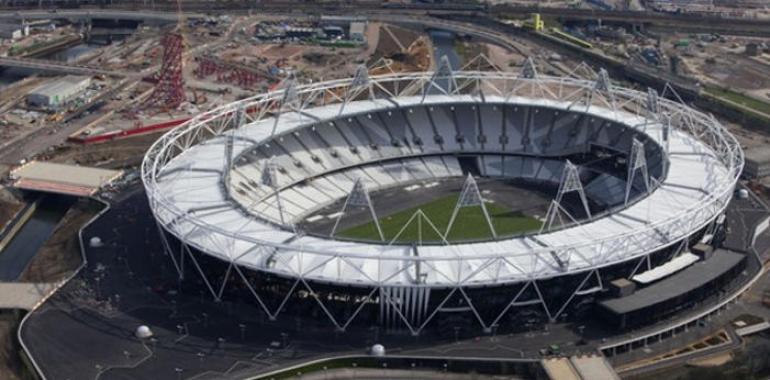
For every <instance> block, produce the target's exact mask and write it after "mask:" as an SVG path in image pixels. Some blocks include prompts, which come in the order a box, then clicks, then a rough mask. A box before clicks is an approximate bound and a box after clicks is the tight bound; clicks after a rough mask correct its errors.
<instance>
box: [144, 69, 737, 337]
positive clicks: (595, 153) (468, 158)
mask: <svg viewBox="0 0 770 380" xmlns="http://www.w3.org/2000/svg"><path fill="white" fill-rule="evenodd" d="M670 91H671V90H670V88H667V89H666V94H664V95H669V96H675V93H673V92H670ZM742 167H743V155H742V152H741V150H740V147H739V144H738V143H737V142H736V141H735V139H734V138H733V137H732V136H731V135H730V134H729V133H727V132H726V130H725V129H724V128H723V127H722V126H721V125H720V124H719V123H718V122H717V121H716V120H715V119H714V118H713V117H712V116H709V115H706V114H704V113H701V112H698V111H696V110H693V109H691V108H689V107H688V106H686V105H685V104H683V103H682V102H681V101H673V100H669V99H666V98H665V97H664V96H659V95H658V93H657V92H656V91H654V90H648V91H647V92H640V91H636V90H633V89H629V88H623V87H618V86H615V85H613V84H612V83H611V82H610V80H609V78H608V76H607V73H606V72H605V71H604V70H602V71H601V72H599V73H593V76H592V77H591V78H588V79H586V78H578V77H574V76H565V77H552V76H545V75H541V74H539V73H538V72H537V70H536V68H535V66H534V64H533V63H532V61H531V60H528V61H527V62H526V63H525V65H524V67H523V68H522V69H521V70H520V71H519V72H502V71H452V70H451V69H450V68H449V66H448V63H447V62H446V60H442V61H441V62H440V64H439V65H438V68H437V69H436V71H434V72H418V73H393V74H386V75H379V76H373V77H369V76H368V75H367V71H366V70H365V69H364V68H362V69H359V70H358V71H357V73H356V75H355V76H354V77H353V78H349V79H343V80H333V81H327V82H320V83H313V84H307V85H298V84H297V83H296V81H295V80H293V79H287V80H286V81H285V82H284V83H283V84H282V86H281V87H280V88H279V89H278V90H276V91H273V92H269V93H266V94H261V95H258V96H255V97H252V98H248V99H244V100H242V101H239V102H236V103H232V104H228V105H225V106H222V107H219V108H217V109H214V110H212V111H209V112H205V113H202V114H199V115H197V116H195V117H194V118H192V119H191V120H190V121H189V122H187V123H185V124H184V125H182V126H180V127H178V128H176V129H174V130H172V131H170V132H169V133H167V134H166V135H164V136H163V137H162V138H161V139H159V140H158V141H157V142H156V143H155V144H154V145H153V147H152V148H151V149H150V150H149V151H148V153H147V155H146V157H145V159H144V162H143V165H142V178H143V181H144V185H145V188H146V192H147V197H148V199H149V203H150V206H151V209H152V211H153V213H154V216H155V218H156V221H157V224H158V228H159V230H160V233H161V235H162V236H163V239H162V240H163V242H164V249H165V250H166V252H167V253H168V255H169V257H170V259H171V260H172V261H173V263H174V268H176V273H175V275H177V276H178V277H179V278H180V279H181V278H184V279H185V280H186V281H187V282H192V283H195V284H197V285H199V286H201V287H202V288H203V289H205V291H206V292H208V293H210V294H211V295H212V296H213V297H214V298H215V299H217V300H220V299H226V300H229V301H233V302H243V303H249V304H253V305H255V306H256V307H258V308H259V309H261V310H262V311H263V312H264V314H265V315H266V316H267V318H268V319H270V320H275V319H281V318H295V317H298V316H301V317H306V318H307V319H309V320H311V321H316V322H317V323H319V324H323V323H326V324H327V325H329V324H330V325H332V326H334V327H336V328H337V329H338V330H341V331H344V330H348V329H350V328H353V327H368V326H372V325H378V326H381V327H383V328H387V329H392V330H398V331H408V332H411V333H412V334H414V335H418V334H422V333H426V332H446V331H451V330H455V334H456V333H457V331H456V330H457V329H462V331H463V332H480V331H483V332H491V331H495V330H497V331H508V330H514V329H521V328H523V327H530V326H536V325H540V324H543V323H548V322H553V321H557V320H565V319H573V318H574V319H579V318H583V317H585V316H586V314H587V313H589V312H591V311H592V310H595V308H596V304H597V302H598V301H599V300H602V299H607V298H608V297H613V295H611V294H610V293H611V292H609V288H610V283H611V282H613V281H616V280H618V279H632V278H634V277H635V276H636V275H638V274H641V273H644V272H650V271H651V270H654V269H658V270H657V272H654V271H653V272H650V273H653V274H649V273H647V277H648V278H649V277H650V276H653V277H654V276H656V275H655V273H658V274H657V276H659V277H658V278H663V277H666V276H668V275H670V274H671V273H666V272H667V271H668V272H673V271H675V270H678V269H677V268H676V267H677V266H679V267H684V266H687V265H689V264H691V262H685V261H687V260H690V259H689V258H691V257H692V254H690V253H689V251H690V247H691V246H692V245H694V244H696V243H698V242H706V243H712V244H713V243H714V242H715V241H716V240H717V239H719V236H720V232H721V230H723V220H724V217H723V214H724V211H725V208H726V206H727V204H728V202H729V201H730V199H731V198H732V195H733V191H734V188H735V185H736V182H737V180H738V177H739V175H740V173H741V170H742ZM469 173H472V174H474V175H475V176H478V177H488V178H492V179H494V178H498V179H505V180H514V181H523V182H530V183H538V184H541V185H543V186H546V187H550V188H552V189H554V192H555V193H556V197H555V198H554V200H553V202H551V205H550V208H549V210H548V213H547V214H546V215H545V216H544V219H543V222H544V228H543V229H542V230H541V231H539V232H538V233H530V234H524V235H520V236H505V237H491V238H489V239H484V240H480V241H464V242H444V243H443V244H436V243H431V244H419V243H418V242H412V243H410V244H407V243H400V242H395V241H387V240H384V241H368V240H367V241H365V240H361V241H352V240H349V239H345V240H343V239H337V238H334V237H333V236H330V235H327V236H321V235H318V234H310V233H307V232H306V231H303V230H302V229H301V228H299V227H298V226H299V225H301V224H302V222H303V220H304V219H305V218H307V217H308V216H309V215H312V214H313V213H314V212H316V211H317V210H319V209H321V208H323V207H325V206H328V205H329V204H334V203H335V202H340V201H341V200H346V199H347V201H351V199H353V201H352V202H353V203H355V204H356V205H358V206H367V205H370V203H367V202H369V201H368V199H367V198H368V196H369V194H374V193H376V192H377V191H378V190H380V189H385V188H392V187H398V186H406V185H409V184H415V183H424V182H426V181H440V180H443V179H447V178H452V177H465V176H467V175H468V174H469ZM361 189H365V190H364V191H362V190H361ZM378 211H379V212H383V211H382V210H378ZM557 219H559V222H558V223H555V221H556V220H557ZM685 258H688V259H685ZM702 259H705V258H702ZM735 265H738V264H735ZM659 268H663V269H659ZM665 268H669V269H665ZM671 268H674V269H671ZM679 269H681V268H679ZM659 272H662V273H659ZM720 279H723V278H722V277H720ZM654 280H656V279H655V278H653V281H654ZM640 287H641V288H643V287H644V284H640ZM637 311H638V310H637Z"/></svg>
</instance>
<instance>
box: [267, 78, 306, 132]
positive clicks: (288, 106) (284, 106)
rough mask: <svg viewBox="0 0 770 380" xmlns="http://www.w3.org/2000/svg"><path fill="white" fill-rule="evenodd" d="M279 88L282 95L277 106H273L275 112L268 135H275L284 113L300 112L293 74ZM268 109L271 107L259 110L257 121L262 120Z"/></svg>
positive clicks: (300, 105) (300, 103) (295, 80)
mask: <svg viewBox="0 0 770 380" xmlns="http://www.w3.org/2000/svg"><path fill="white" fill-rule="evenodd" d="M279 87H280V88H281V91H282V93H281V97H280V99H279V100H278V102H277V104H275V106H276V107H277V109H276V110H275V111H276V112H275V117H274V122H273V129H272V131H271V132H270V135H275V132H276V130H277V129H278V122H279V120H280V118H281V115H283V114H284V112H285V111H296V112H301V111H302V100H301V99H300V96H299V90H298V89H297V87H298V85H297V79H296V78H295V77H294V74H290V75H289V76H288V77H287V78H286V79H284V80H283V82H282V83H281V85H280V86H279ZM270 108H272V107H266V108H264V109H262V110H260V112H261V113H262V115H260V117H259V119H262V116H263V115H264V114H265V113H267V112H268V111H270Z"/></svg>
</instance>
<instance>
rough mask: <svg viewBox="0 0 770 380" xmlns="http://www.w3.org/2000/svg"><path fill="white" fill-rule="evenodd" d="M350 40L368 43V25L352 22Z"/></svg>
mask: <svg viewBox="0 0 770 380" xmlns="http://www.w3.org/2000/svg"><path fill="white" fill-rule="evenodd" d="M348 35H349V38H350V39H351V40H353V41H361V42H364V41H366V23H365V22H351V23H350V33H348Z"/></svg>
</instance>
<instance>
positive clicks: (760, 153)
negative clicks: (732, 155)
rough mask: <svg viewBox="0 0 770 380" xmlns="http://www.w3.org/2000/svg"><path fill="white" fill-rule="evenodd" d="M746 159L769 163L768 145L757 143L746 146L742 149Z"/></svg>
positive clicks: (769, 152) (769, 148)
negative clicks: (756, 144)
mask: <svg viewBox="0 0 770 380" xmlns="http://www.w3.org/2000/svg"><path fill="white" fill-rule="evenodd" d="M744 154H745V156H746V160H747V161H753V162H756V163H759V164H766V163H770V147H768V146H765V145H758V146H754V147H751V148H748V149H746V150H745V151H744Z"/></svg>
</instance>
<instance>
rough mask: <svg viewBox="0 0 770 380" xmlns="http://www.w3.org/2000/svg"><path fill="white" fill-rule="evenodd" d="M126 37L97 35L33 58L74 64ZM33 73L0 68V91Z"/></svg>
mask: <svg viewBox="0 0 770 380" xmlns="http://www.w3.org/2000/svg"><path fill="white" fill-rule="evenodd" d="M126 37H127V36H126V35H123V34H115V35H99V36H97V37H94V38H93V39H92V40H89V41H86V42H81V43H78V44H75V45H70V46H66V47H63V48H61V49H57V50H54V51H50V52H47V53H45V54H41V55H36V56H35V58H41V59H50V60H53V61H60V62H68V63H70V62H75V61H77V60H78V59H80V57H82V56H83V55H85V54H88V53H90V52H91V51H93V50H94V49H97V48H100V47H104V46H106V45H109V44H111V43H112V42H115V41H119V40H122V39H124V38H126ZM34 73H35V71H34V70H31V69H21V68H7V69H3V68H0V90H1V89H3V88H4V87H7V86H9V85H11V84H14V83H16V82H18V81H20V80H22V79H24V78H26V77H28V76H30V75H32V74H34Z"/></svg>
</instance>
